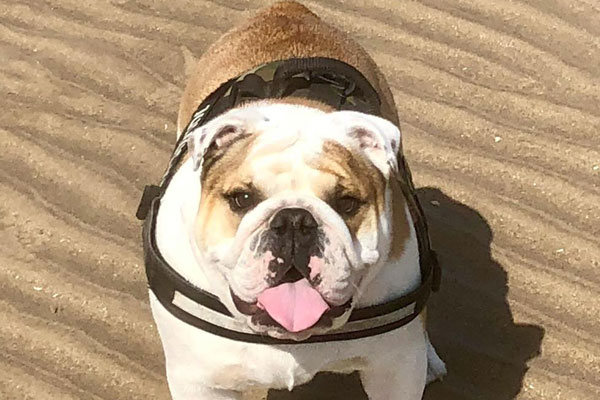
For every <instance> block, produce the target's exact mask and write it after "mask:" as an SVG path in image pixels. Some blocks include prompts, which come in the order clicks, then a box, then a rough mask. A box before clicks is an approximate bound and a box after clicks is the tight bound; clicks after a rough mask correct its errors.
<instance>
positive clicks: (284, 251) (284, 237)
mask: <svg viewBox="0 0 600 400" xmlns="http://www.w3.org/2000/svg"><path fill="white" fill-rule="evenodd" d="M265 235H266V236H267V240H266V243H267V246H268V247H269V248H268V250H270V251H271V253H272V254H273V256H274V257H275V258H274V259H273V260H272V261H271V262H270V263H269V272H270V274H269V284H270V285H277V284H280V283H285V282H295V281H298V280H300V279H302V278H306V279H307V280H308V281H311V280H312V279H311V278H315V274H314V273H313V274H311V269H310V267H309V263H310V258H311V257H313V256H315V257H322V249H321V247H320V246H319V238H320V237H321V238H322V237H323V235H322V234H321V233H320V231H319V225H318V223H317V221H316V220H315V218H314V217H313V215H312V214H311V213H310V212H309V211H308V210H306V209H303V208H284V209H282V210H280V211H278V212H277V213H276V214H275V215H274V216H273V218H272V219H271V221H270V223H269V230H267V231H266V233H265ZM311 275H312V277H311Z"/></svg>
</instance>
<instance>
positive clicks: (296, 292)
mask: <svg viewBox="0 0 600 400" xmlns="http://www.w3.org/2000/svg"><path fill="white" fill-rule="evenodd" d="M258 306H259V307H260V308H263V309H264V310H265V311H266V312H267V313H268V314H269V315H270V316H271V318H273V319H274V320H275V321H277V322H278V323H279V324H280V325H281V326H283V327H284V328H285V329H287V330H288V331H289V332H300V331H303V330H304V329H307V328H310V327H311V326H313V325H314V324H316V323H317V321H318V320H319V318H321V315H323V314H324V313H325V311H327V310H328V309H329V305H327V303H326V302H325V300H323V298H322V297H321V295H320V294H319V292H317V291H316V290H315V289H313V287H312V286H311V285H310V283H308V281H307V280H306V279H301V280H299V281H296V282H293V283H282V284H281V285H278V286H275V287H272V288H269V289H267V290H265V291H264V292H262V293H261V294H260V296H258Z"/></svg>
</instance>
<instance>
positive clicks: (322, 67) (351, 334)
mask: <svg viewBox="0 0 600 400" xmlns="http://www.w3.org/2000/svg"><path fill="white" fill-rule="evenodd" d="M312 89H315V90H312ZM291 95H294V96H302V97H308V98H313V99H314V98H317V99H318V100H319V101H322V102H325V103H326V104H329V105H331V106H333V107H335V108H337V109H350V110H354V111H359V112H366V113H370V114H375V115H379V108H380V100H379V97H378V96H377V93H376V92H375V90H374V89H373V87H372V86H371V85H370V83H369V82H368V81H367V80H366V78H364V76H362V74H360V72H358V71H357V70H356V69H354V68H353V67H352V66H350V65H348V64H345V63H343V62H341V61H338V60H333V59H326V58H310V59H291V60H283V61H276V62H273V63H269V64H265V65H262V66H260V67H257V68H256V69H254V70H252V71H250V72H248V73H246V74H244V75H242V76H241V77H238V78H235V79H232V80H230V81H228V82H226V83H225V84H223V85H222V86H221V87H219V88H218V89H217V90H216V91H215V92H213V93H212V94H211V95H210V96H208V97H207V98H206V99H205V100H204V102H202V104H200V106H199V107H198V109H197V111H196V112H195V113H194V115H193V116H192V118H191V120H190V123H189V124H188V126H187V127H186V129H185V130H184V132H183V134H182V135H181V136H180V139H179V140H178V142H177V143H176V146H175V150H174V152H173V156H172V157H171V159H170V161H169V166H168V168H167V171H166V172H165V175H164V177H163V179H162V181H161V184H160V185H159V186H154V185H150V186H146V188H145V189H144V193H143V195H142V198H141V201H140V204H139V207H138V210H137V213H136V216H137V218H138V219H140V220H145V223H144V228H143V235H142V236H143V243H144V261H145V266H146V276H147V278H148V285H149V287H150V289H151V290H152V291H153V293H154V294H155V295H156V297H157V299H158V300H159V302H160V303H161V304H162V305H163V307H165V308H166V309H167V310H168V311H169V312H170V313H171V314H173V315H174V316H175V317H177V318H178V319H180V320H182V321H184V322H186V323H188V324H190V325H192V326H195V327H197V328H199V329H202V330H204V331H207V332H210V333H213V334H215V335H219V336H223V337H227V338H229V339H233V340H241V341H245V342H252V343H264V344H294V343H315V342H326V341H339V340H352V339H357V338H362V337H368V336H374V335H378V334H382V333H385V332H389V331H391V330H394V329H397V328H399V327H401V326H404V325H406V324H408V323H409V322H410V321H412V320H413V319H414V318H416V317H417V316H418V315H419V314H420V313H421V311H422V310H423V308H424V306H425V304H426V302H427V300H428V298H429V295H430V293H431V291H437V290H438V288H439V284H440V275H441V270H440V268H439V265H438V261H437V257H436V254H435V252H434V251H433V250H432V249H431V246H430V243H429V236H428V233H427V224H426V221H425V218H424V214H423V211H422V210H421V207H420V204H419V201H418V198H417V197H416V194H415V190H414V187H413V185H412V177H411V175H410V170H409V168H408V164H407V163H406V160H405V158H404V157H403V155H402V152H401V151H400V153H399V157H398V164H399V176H398V177H397V178H398V181H399V182H400V186H401V188H402V192H403V194H404V196H405V198H406V201H407V205H408V208H409V211H410V213H411V217H412V219H413V223H414V225H415V231H416V234H417V239H418V246H419V263H420V268H421V285H420V286H419V287H418V288H416V289H415V290H413V291H412V292H410V293H408V294H407V295H405V296H402V297H400V298H398V299H395V300H392V301H389V302H386V303H383V304H379V305H375V306H370V307H365V308H358V309H354V310H353V311H352V313H351V315H350V318H349V320H348V322H347V323H346V324H345V325H344V326H342V327H341V328H339V329H337V330H332V331H329V332H327V333H326V334H323V335H314V336H311V337H309V338H308V339H306V340H303V341H301V342H297V341H293V340H287V339H277V338H273V337H269V336H263V335H261V334H258V333H255V332H253V331H251V330H250V328H249V327H248V326H247V325H246V324H245V323H243V322H242V321H239V320H237V319H235V318H233V316H232V315H231V313H230V312H229V310H228V309H227V307H225V305H224V304H223V303H222V302H221V301H220V300H219V299H218V298H217V297H216V296H214V295H212V294H211V293H208V292H206V291H204V290H202V289H201V288H198V287H196V286H194V285H192V284H191V283H190V282H188V281H187V280H186V279H185V278H184V277H183V276H181V275H180V274H179V273H178V272H177V271H175V270H174V269H173V268H172V267H171V266H170V265H169V264H168V263H167V262H166V260H164V258H163V257H162V255H161V253H160V251H159V249H158V246H157V245H156V239H155V238H156V235H155V229H156V216H157V214H158V209H159V206H160V200H161V197H162V195H163V194H164V192H165V190H166V187H167V186H168V184H169V182H170V180H171V178H172V176H173V175H174V173H175V171H176V169H177V166H178V164H179V163H180V162H181V160H182V159H183V155H184V154H185V153H186V151H187V145H186V143H185V140H184V139H185V137H186V135H187V134H188V133H189V132H192V131H193V130H194V129H196V128H197V127H199V126H201V125H204V124H205V123H206V122H208V120H210V119H212V118H214V117H215V116H217V115H218V114H220V113H222V112H224V111H226V110H227V109H229V108H233V107H235V106H236V105H238V104H240V103H242V102H244V101H251V100H256V99H261V98H281V97H286V96H291Z"/></svg>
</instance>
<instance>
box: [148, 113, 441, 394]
mask: <svg viewBox="0 0 600 400" xmlns="http://www.w3.org/2000/svg"><path fill="white" fill-rule="evenodd" d="M260 111H261V112H262V113H263V115H265V116H266V118H267V119H268V120H269V121H270V122H273V120H275V122H277V120H281V123H283V122H284V121H285V123H286V126H294V124H293V123H294V122H297V126H306V121H307V120H306V115H307V114H306V113H307V111H306V108H304V107H301V106H289V105H286V106H285V107H283V108H281V107H260ZM355 114H357V113H355ZM352 118H353V119H355V120H356V119H360V118H366V120H368V119H369V118H370V116H363V117H361V116H357V115H353V116H352ZM373 118H376V117H373ZM290 122H291V125H289V124H290ZM378 123H379V122H378ZM384 125H385V124H384ZM390 125H391V124H390ZM321 128H322V127H321ZM331 132H332V130H330V131H329V133H328V134H331ZM291 137H292V139H293V136H291ZM397 139H398V141H399V132H398V137H397ZM335 140H338V141H340V142H345V141H346V139H345V138H341V137H339V136H337V137H336V138H335ZM268 143H269V141H268V140H265V142H264V145H265V146H267V145H268ZM346 143H347V142H346ZM384 144H385V143H384ZM197 145H198V146H200V145H201V144H200V143H198V144H197ZM306 145H307V146H315V142H314V141H313V140H309V141H307V143H306ZM202 146H204V145H202ZM385 146H389V143H388V144H385ZM388 156H389V154H387V152H386V153H385V157H386V161H387V158H388ZM196 161H197V160H196ZM193 163H194V162H193V161H192V160H189V161H188V162H186V163H185V164H184V165H183V166H182V167H181V168H180V169H179V171H178V172H177V173H176V174H175V176H174V177H173V179H172V181H171V183H170V185H169V187H168V189H167V191H166V193H165V195H164V197H163V199H162V202H161V207H160V210H159V213H158V218H157V228H156V232H157V238H156V240H157V244H158V247H159V249H160V250H161V252H162V254H163V256H164V258H165V259H166V260H167V262H169V264H171V266H173V268H175V269H176V270H177V271H178V272H179V273H180V274H181V275H182V276H184V277H186V278H187V279H188V280H189V281H190V282H192V283H193V284H195V285H197V286H199V287H201V288H203V289H205V290H207V291H209V292H211V293H214V294H215V295H217V296H219V297H220V298H221V300H222V301H223V302H224V303H225V305H226V306H227V307H228V308H229V309H230V310H234V309H235V307H234V305H233V304H232V301H231V298H230V296H229V286H228V282H227V280H226V278H225V277H224V275H223V273H222V272H221V271H220V270H219V269H218V268H216V267H215V266H214V265H213V264H212V263H211V262H210V260H207V259H206V256H205V255H203V254H199V249H198V248H197V245H196V240H195V236H194V232H193V229H194V226H193V225H194V224H193V221H194V220H195V217H196V213H197V207H198V204H199V201H200V198H199V197H200V181H199V179H198V173H197V172H194V168H193V167H194V165H193ZM386 203H388V204H389V201H388V202H386ZM405 212H406V214H407V218H408V220H409V225H410V227H411V229H410V232H409V239H408V240H407V242H406V244H405V252H404V254H403V256H402V257H401V258H400V259H399V260H397V261H396V262H394V263H386V264H385V265H382V267H381V268H379V269H374V271H376V273H374V276H367V277H366V278H365V280H366V281H367V282H368V285H366V286H364V287H363V293H361V296H360V299H359V303H358V306H366V305H371V304H377V303H381V302H383V301H385V300H389V299H391V298H396V297H399V296H401V295H403V294H404V293H407V292H408V291H410V290H411V289H413V288H414V287H416V286H417V285H418V284H419V282H420V272H419V262H418V249H417V240H416V235H415V232H414V229H413V228H412V221H411V219H410V214H409V213H408V210H405ZM382 232H383V234H387V235H388V236H389V227H387V226H383V227H382ZM381 242H385V241H384V240H382V239H381V238H379V239H377V243H375V245H376V246H377V245H378V244H380V243H381ZM231 245H233V243H224V244H223V247H224V248H226V247H229V246H231ZM387 251H388V250H387V249H385V248H379V249H378V252H382V253H385V254H387ZM203 260H204V261H208V262H202V261H203ZM361 286H362V285H361ZM150 304H151V307H152V312H153V316H154V319H155V321H156V325H157V327H158V331H159V334H160V336H161V340H162V343H163V348H164V352H165V358H166V367H167V378H168V382H169V387H170V390H171V393H172V396H173V398H174V400H193V399H203V400H213V399H215V400H216V399H238V398H241V397H240V396H241V392H243V391H245V390H250V389H257V388H287V389H290V390H291V389H292V388H293V387H295V386H297V385H300V384H303V383H306V382H308V381H310V380H311V379H312V378H313V377H314V375H315V374H316V373H318V372H320V371H339V372H351V371H355V370H358V371H360V372H361V378H362V380H363V385H364V387H365V390H366V391H367V394H368V395H369V398H370V399H371V400H384V399H406V400H415V399H420V398H421V396H422V392H423V388H424V386H425V382H426V378H427V379H430V378H432V377H433V375H432V374H435V373H438V374H443V373H444V372H445V370H444V368H443V363H442V362H441V360H439V358H438V357H437V355H436V354H435V350H433V347H432V346H431V344H430V343H429V340H428V338H427V335H426V332H425V330H424V328H423V323H422V321H421V320H420V318H417V319H415V320H414V321H412V322H411V323H409V324H407V325H406V326H404V327H402V328H400V329H397V330H394V331H392V332H389V333H386V334H383V335H379V336H375V337H369V338H363V339H358V340H352V341H341V342H331V343H315V344H295V345H261V344H251V343H245V342H238V341H232V340H229V339H225V338H222V337H219V336H215V335H212V334H209V333H206V332H204V331H202V330H199V329H197V328H194V327H192V326H190V325H187V324H185V323H184V322H182V321H180V320H178V319H177V318H175V317H174V316H172V315H171V314H170V313H169V312H168V311H167V310H165V309H164V307H163V306H162V305H161V304H160V303H159V302H158V300H157V299H156V297H155V296H154V294H153V293H152V292H150ZM428 359H430V360H433V361H434V362H435V368H434V369H433V370H431V369H430V371H429V376H428V369H427V360H428Z"/></svg>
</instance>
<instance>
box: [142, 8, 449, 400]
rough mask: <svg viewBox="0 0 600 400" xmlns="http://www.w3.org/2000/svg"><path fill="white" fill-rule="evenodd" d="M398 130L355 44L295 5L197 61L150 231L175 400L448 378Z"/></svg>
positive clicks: (388, 395) (388, 98) (416, 387)
mask: <svg viewBox="0 0 600 400" xmlns="http://www.w3.org/2000/svg"><path fill="white" fill-rule="evenodd" d="M290 60H291V61H290ZM290 63H292V64H290ZM338 67H339V68H338ZM371 92H372V93H371ZM371 111H373V112H371ZM398 124H399V123H398V116H397V114H396V106H395V104H394V101H393V98H392V95H391V92H390V89H389V87H388V85H387V83H386V82H385V78H384V77H383V75H382V74H381V73H380V71H379V69H378V68H377V67H376V65H375V63H374V62H373V60H372V59H371V58H370V57H369V56H368V55H367V53H366V52H365V50H364V49H362V48H361V47H360V46H359V45H358V44H357V43H355V42H354V41H353V40H351V39H350V38H348V37H347V36H346V35H344V34H343V33H341V32H340V31H338V30H336V29H335V28H333V27H331V26H329V25H327V24H325V23H324V22H322V21H321V20H320V19H319V18H318V17H317V16H316V15H315V14H313V13H312V12H310V11H309V10H308V9H306V8H305V7H303V6H301V5H300V4H297V3H294V2H282V3H277V4H275V5H274V6H272V7H270V8H267V9H265V10H262V11H261V12H259V13H258V15H257V16H255V17H254V18H253V19H251V20H250V21H248V22H247V23H246V24H244V25H242V26H239V27H237V28H235V29H233V30H231V31H229V32H228V33H226V34H225V35H224V36H223V37H222V38H221V39H219V40H218V41H217V42H216V43H214V44H213V45H212V46H211V47H210V48H209V49H208V50H207V51H206V53H205V54H204V55H203V56H202V57H201V59H200V60H199V62H198V66H197V69H196V70H195V72H194V73H193V74H192V75H191V77H190V80H189V82H188V85H187V87H186V89H185V93H184V95H183V99H182V102H181V106H180V109H179V116H178V138H179V139H178V144H177V148H176V151H175V153H174V157H173V159H172V160H171V163H170V165H169V170H168V173H167V176H166V177H165V181H164V182H163V184H162V185H161V187H160V188H159V189H158V192H157V193H158V195H156V196H155V197H157V198H156V199H154V200H153V203H152V204H153V206H154V208H153V209H154V211H152V212H153V213H154V214H153V218H154V219H155V220H153V221H152V222H151V223H150V225H151V226H150V227H149V228H148V229H147V230H146V231H145V232H147V242H148V243H149V244H148V245H147V246H146V243H145V246H146V247H147V249H146V250H147V251H146V259H147V272H148V279H149V283H150V291H149V296H150V305H151V309H152V314H153V317H154V319H155V322H156V325H157V328H158V331H159V334H160V338H161V341H162V344H163V349H164V353H165V360H166V373H167V380H168V384H169V388H170V391H171V394H172V397H173V399H175V400H192V399H203V400H217V399H219V400H220V399H223V400H224V399H241V398H243V396H244V393H248V392H253V393H255V392H256V391H257V390H258V391H267V390H268V389H273V388H274V389H289V390H292V389H293V388H294V387H296V386H298V385H301V384H304V383H306V382H309V381H310V380H311V379H312V378H313V377H314V376H315V375H316V374H317V373H318V372H320V371H334V372H341V373H350V372H354V371H359V373H360V377H361V380H362V384H363V387H364V389H365V392H366V393H367V394H368V396H369V399H371V400H388V399H406V400H408V399H420V398H421V397H422V393H423V390H424V387H425V385H426V382H427V381H431V380H434V379H436V378H439V377H441V376H443V375H444V374H445V367H444V363H443V362H442V361H441V360H440V358H439V357H438V356H437V354H436V353H435V350H434V348H433V347H432V345H431V343H430V342H429V340H428V336H427V332H426V326H425V315H424V311H423V307H424V304H422V303H424V301H425V300H426V296H424V297H420V296H422V293H425V292H426V294H428V293H429V292H428V290H429V287H428V286H427V287H426V285H427V284H429V283H427V282H430V279H429V278H427V279H425V277H424V273H423V259H424V254H422V251H421V249H422V246H420V240H423V239H420V237H418V232H417V231H416V229H415V226H416V225H415V224H416V221H415V217H414V215H415V214H414V212H415V209H416V208H418V207H416V208H415V207H414V205H413V206H412V208H411V204H412V203H411V202H413V201H414V199H412V196H411V195H410V193H409V192H407V190H408V189H406V188H407V187H408V188H410V187H411V185H412V184H411V183H409V184H407V183H406V182H405V183H404V187H403V186H402V185H403V183H402V182H403V180H406V179H408V180H410V177H409V176H408V177H407V174H406V172H403V171H404V169H403V165H404V161H403V159H399V157H400V156H401V134H400V130H399V128H398ZM407 193H409V194H407ZM153 246H154V247H153ZM154 248H156V250H152V249H154ZM427 249H428V248H427ZM151 250H152V251H154V253H152V251H151ZM155 253H156V254H155ZM153 254H154V255H153ZM157 254H158V255H157ZM152 257H154V258H157V257H158V258H160V260H161V261H160V262H158V261H152V260H153V258H152ZM148 260H150V261H148ZM157 263H158V264H160V267H156V265H158V264H157ZM161 268H162V270H161ZM161 271H162V272H161ZM165 271H167V272H165ZM171 281H173V282H175V283H173V284H172V287H171V286H169V285H170V283H168V282H171ZM424 281H426V283H424ZM422 287H425V288H426V289H427V291H426V290H421V288H422ZM169 288H170V289H169ZM165 293H166V294H165ZM407 294H410V295H409V296H408V297H407ZM413 297H415V298H419V299H422V300H423V301H421V300H411V299H412V298H413ZM406 298H408V300H407V302H403V301H401V303H402V305H398V304H399V303H397V302H396V303H394V302H395V301H396V300H398V299H402V300H405V299H406ZM165 299H166V300H165ZM393 304H396V305H397V307H391V306H390V305H393ZM382 306H383V307H382ZM390 307H391V308H393V310H391V308H390ZM384 309H385V310H384ZM376 310H384V311H382V313H381V314H378V313H377V312H376ZM407 310H408V311H407ZM357 311H358V312H357ZM361 313H362V315H363V317H364V319H363V320H361V317H360V315H359V314H361ZM367 314H369V315H367ZM375 314H377V315H375ZM194 315H196V316H194ZM373 315H375V316H374V317H373ZM353 316H354V317H353Z"/></svg>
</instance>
